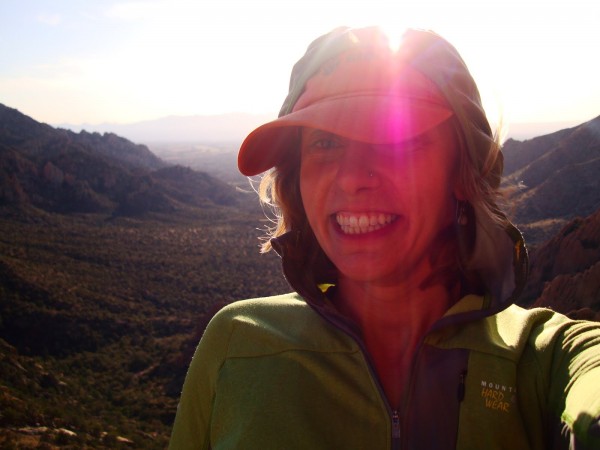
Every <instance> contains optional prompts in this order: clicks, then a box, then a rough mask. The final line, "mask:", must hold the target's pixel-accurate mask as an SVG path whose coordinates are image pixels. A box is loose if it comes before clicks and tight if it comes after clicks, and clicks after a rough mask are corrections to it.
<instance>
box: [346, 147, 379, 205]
mask: <svg viewBox="0 0 600 450" xmlns="http://www.w3.org/2000/svg"><path fill="white" fill-rule="evenodd" d="M375 153H376V152H375V149H373V148H372V147H371V146H370V145H368V144H364V143H360V142H353V143H352V144H350V145H348V147H347V148H345V149H344V154H343V155H342V156H341V158H340V160H339V164H338V168H337V173H336V182H337V184H338V186H339V187H340V189H342V190H343V191H344V192H346V193H347V194H356V193H358V192H359V191H362V190H368V189H374V188H376V187H377V186H379V182H380V178H379V173H378V167H377V163H376V162H377V161H376V154H375Z"/></svg>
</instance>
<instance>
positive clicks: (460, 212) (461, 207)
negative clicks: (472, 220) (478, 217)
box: [456, 201, 469, 227]
mask: <svg viewBox="0 0 600 450" xmlns="http://www.w3.org/2000/svg"><path fill="white" fill-rule="evenodd" d="M456 223H457V224H459V225H462V226H463V227H464V226H465V225H467V224H468V223H469V218H468V217H467V202H465V201H458V202H456Z"/></svg>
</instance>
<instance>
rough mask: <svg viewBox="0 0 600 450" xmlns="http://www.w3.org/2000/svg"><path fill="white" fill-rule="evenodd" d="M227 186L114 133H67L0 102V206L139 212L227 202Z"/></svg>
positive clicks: (231, 196)
mask: <svg viewBox="0 0 600 450" xmlns="http://www.w3.org/2000/svg"><path fill="white" fill-rule="evenodd" d="M237 201H238V195H237V194H236V192H235V190H234V188H233V187H231V186H229V185H227V184H226V183H224V182H222V181H219V180H217V179H215V178H213V177H211V176H210V175H208V174H205V173H198V172H194V171H193V170H191V169H185V168H182V167H169V166H168V165H167V163H165V162H164V161H162V160H161V159H160V158H158V157H157V156H156V155H154V154H153V153H152V152H151V151H150V150H149V149H148V148H147V147H146V146H144V145H136V144H133V143H132V142H130V141H128V140H127V139H124V138H122V137H119V136H117V135H116V134H114V133H105V134H103V135H100V134H99V133H88V132H86V131H82V132H80V133H74V132H72V131H68V130H62V129H55V128H52V127H50V126H49V125H46V124H42V123H38V122H36V121H35V120H33V119H31V118H30V117H27V116H25V115H23V114H21V113H20V112H19V111H17V110H15V109H11V108H8V107H6V106H3V105H0V205H6V204H8V205H20V206H23V205H31V206H34V207H37V208H41V209H43V210H47V211H55V212H114V213H117V214H141V213H144V212H168V211H176V210H181V209H185V208H195V207H208V206H211V205H213V206H214V205H221V206H223V205H232V204H235V203H236V202H237Z"/></svg>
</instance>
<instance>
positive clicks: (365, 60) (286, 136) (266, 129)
mask: <svg viewBox="0 0 600 450" xmlns="http://www.w3.org/2000/svg"><path fill="white" fill-rule="evenodd" d="M405 42H409V41H405ZM405 42H403V43H401V45H400V46H399V48H398V49H394V48H392V47H391V46H390V44H389V41H388V39H387V37H386V35H385V33H384V32H383V31H381V30H380V29H378V28H376V27H369V28H362V29H351V28H339V29H336V30H334V31H333V32H331V33H329V34H327V35H324V36H322V37H320V38H318V39H317V40H315V41H314V42H313V43H312V44H311V45H310V46H309V48H308V50H307V52H306V54H305V55H304V56H303V57H302V58H301V59H300V61H298V63H296V65H295V66H294V69H293V71H292V76H291V80H290V90H289V94H288V97H287V98H286V100H285V102H284V104H283V107H282V109H281V111H280V114H279V117H278V118H277V119H276V120H273V121H271V122H268V123H266V124H264V125H262V126H260V127H258V128H257V129H255V130H254V131H252V132H251V133H250V134H249V135H248V136H247V137H246V139H245V140H244V142H243V143H242V146H241V148H240V152H239V154H238V168H239V170H240V172H241V173H242V174H244V175H248V176H252V175H256V174H259V173H261V172H264V171H266V170H268V169H270V168H271V167H273V166H275V165H277V164H278V163H279V162H280V161H281V160H282V159H283V158H285V157H286V155H288V154H289V152H292V151H297V139H298V132H297V128H298V127H312V128H318V129H322V130H325V131H328V132H331V133H334V134H338V135H340V136H343V137H346V138H349V139H353V140H357V141H361V142H367V143H371V144H388V143H394V142H401V141H403V140H407V139H410V138H412V137H414V136H417V135H419V134H421V133H424V132H425V131H427V130H429V129H431V128H434V127H435V126H437V125H439V124H440V123H442V122H444V121H445V120H447V119H448V118H449V117H450V116H452V114H453V109H452V107H451V106H450V105H449V104H448V101H447V99H446V97H445V96H444V95H443V93H442V92H441V91H440V89H439V87H438V86H437V85H436V84H435V83H434V82H433V81H431V79H429V78H428V77H427V76H425V75H424V74H423V73H422V72H420V71H419V70H417V69H416V68H415V67H414V65H413V64H412V63H413V59H414V58H415V55H418V53H417V52H415V49H414V48H407V47H410V44H409V43H406V44H405ZM403 44H404V47H403Z"/></svg>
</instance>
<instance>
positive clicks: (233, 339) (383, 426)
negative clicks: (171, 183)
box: [170, 294, 600, 450]
mask: <svg viewBox="0 0 600 450" xmlns="http://www.w3.org/2000/svg"><path fill="white" fill-rule="evenodd" d="M488 303H489V298H488V297H481V296H475V295H469V296H466V297H464V298H463V299H462V300H460V301H459V302H458V303H457V304H455V305H454V306H453V307H452V308H451V309H450V310H449V311H448V312H447V314H446V316H445V317H443V318H442V319H441V320H440V323H441V325H440V326H437V327H434V328H433V329H432V331H431V332H430V333H429V334H428V335H427V336H426V337H425V338H424V340H423V342H422V343H421V346H420V348H419V350H418V353H417V357H416V359H415V362H414V365H413V370H412V374H411V381H410V389H409V395H408V396H407V398H406V400H405V402H404V405H403V406H402V408H400V409H399V410H397V411H392V410H391V409H390V407H389V405H388V403H387V401H386V399H385V396H384V395H383V391H382V388H381V386H380V384H379V382H378V380H377V376H376V375H375V374H374V370H373V368H372V364H371V363H370V361H369V357H368V354H367V353H366V352H365V350H364V346H363V344H362V343H361V340H360V338H358V337H357V336H356V335H354V333H353V332H352V330H348V329H345V328H344V326H343V325H342V326H339V324H336V323H335V320H334V321H333V322H332V320H330V318H329V317H328V316H327V315H324V314H322V313H320V312H319V311H318V310H315V308H313V307H311V306H309V305H307V303H306V302H305V300H304V299H303V298H302V297H301V296H299V295H298V294H289V295H284V296H277V297H270V298H263V299H255V300H246V301H241V302H236V303H233V304H231V305H229V306H227V307H226V308H224V309H223V310H221V311H220V312H219V313H218V314H217V315H216V316H215V317H214V318H213V320H212V321H211V322H210V324H209V326H208V327H207V329H206V332H205V334H204V336H203V337H202V340H201V342H200V344H199V346H198V349H197V351H196V354H195V356H194V358H193V361H192V363H191V366H190V369H189V373H188V376H187V379H186V381H185V385H184V388H183V393H182V396H181V401H180V404H179V408H178V411H177V417H176V420H175V425H174V428H173V433H172V438H171V442H170V448H171V449H174V450H180V449H213V450H218V449H369V450H376V449H391V448H402V449H429V450H431V449H455V448H456V449H514V450H519V449H539V450H542V449H544V450H547V449H558V448H563V449H568V448H578V449H579V448H585V449H588V448H594V449H596V448H600V436H595V437H594V435H593V434H594V433H593V432H592V433H590V430H594V427H593V426H591V425H592V424H593V422H594V421H597V420H598V418H599V417H600V324H597V323H590V322H581V321H572V320H569V319H568V318H566V317H564V316H562V315H560V314H557V313H554V312H552V311H550V310H547V309H533V310H524V309H522V308H520V307H517V306H509V307H508V308H506V309H504V310H502V311H500V312H498V313H496V314H493V315H490V316H487V317H482V318H478V319H475V320H472V321H468V322H466V323H458V322H457V320H456V318H460V317H465V316H468V314H469V312H471V311H477V310H482V309H486V308H487V307H488V306H489V305H488ZM590 427H591V428H590ZM575 445H577V447H575Z"/></svg>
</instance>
